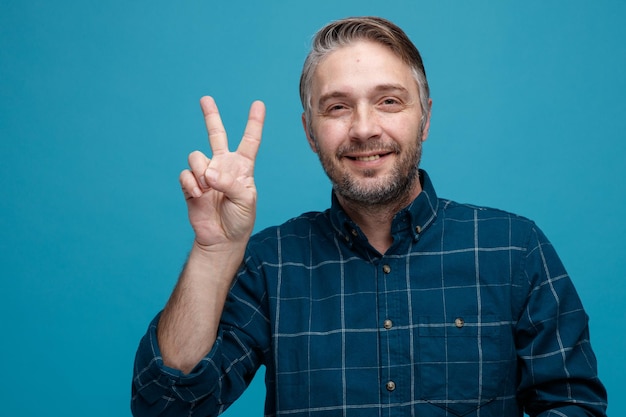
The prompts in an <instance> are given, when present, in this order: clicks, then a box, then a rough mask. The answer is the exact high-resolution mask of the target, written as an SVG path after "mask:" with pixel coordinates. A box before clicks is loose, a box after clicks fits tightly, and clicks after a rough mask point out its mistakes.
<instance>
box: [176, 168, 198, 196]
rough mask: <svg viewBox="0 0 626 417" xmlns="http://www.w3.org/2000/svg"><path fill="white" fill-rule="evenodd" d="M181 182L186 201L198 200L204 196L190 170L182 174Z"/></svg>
mask: <svg viewBox="0 0 626 417" xmlns="http://www.w3.org/2000/svg"><path fill="white" fill-rule="evenodd" d="M179 181H180V186H181V187H182V189H183V194H184V196H185V199H186V200H189V199H190V198H193V197H195V198H197V197H201V196H202V190H201V189H200V184H198V181H197V179H196V176H195V175H194V174H193V173H192V172H191V171H190V170H188V169H186V170H184V171H183V172H181V173H180V177H179Z"/></svg>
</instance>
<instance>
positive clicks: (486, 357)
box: [131, 171, 606, 417]
mask: <svg viewBox="0 0 626 417" xmlns="http://www.w3.org/2000/svg"><path fill="white" fill-rule="evenodd" d="M420 181H421V182H422V188H423V191H422V192H421V193H420V194H419V195H418V197H417V198H416V199H415V200H414V201H413V202H412V203H411V204H410V205H409V206H408V207H406V208H405V209H403V210H401V211H400V212H398V213H397V215H396V216H395V217H394V219H393V222H392V226H391V233H392V236H393V244H392V246H391V247H390V248H389V249H388V251H387V252H386V253H385V254H380V253H379V252H378V251H376V250H375V249H374V248H373V247H372V246H371V245H370V244H369V243H368V241H367V239H366V237H365V235H364V234H363V233H362V231H361V230H360V229H359V227H358V226H357V225H356V224H355V223H354V222H353V221H352V220H351V219H350V218H349V217H348V216H347V215H346V213H345V212H344V211H343V210H342V208H341V206H340V204H339V203H338V201H337V199H336V197H334V196H333V200H332V206H331V208H330V209H328V210H326V211H324V212H311V213H305V214H303V215H301V216H299V217H297V218H294V219H292V220H290V221H288V222H286V223H285V224H283V225H280V226H277V227H271V228H268V229H266V230H264V231H261V232H260V233H258V234H256V235H254V236H253V237H252V238H251V240H250V242H249V244H248V247H247V251H246V254H245V257H244V261H243V265H242V267H241V269H240V271H239V273H238V274H237V276H236V277H235V280H234V283H233V287H232V289H231V292H230V294H229V297H228V300H227V303H226V306H225V309H224V312H223V316H222V320H221V328H220V330H219V333H218V339H217V341H216V342H215V345H214V346H213V349H212V350H211V352H209V354H208V355H207V356H206V357H205V358H204V359H203V360H202V361H201V362H200V363H199V364H198V365H197V367H196V368H195V369H194V370H193V371H192V372H191V373H190V374H188V375H184V374H182V373H181V372H179V371H177V370H174V369H170V368H167V367H165V366H164V365H163V362H162V359H161V356H160V351H159V347H158V344H157V341H156V325H157V322H158V316H157V318H155V320H154V321H153V322H152V324H151V325H150V327H149V329H148V332H147V334H146V335H145V336H144V338H143V339H142V341H141V342H140V346H139V349H138V352H137V356H136V360H135V368H134V378H133V394H132V401H131V402H132V410H133V413H134V415H135V416H157V415H159V416H194V417H196V416H213V415H217V414H219V413H221V412H222V411H224V410H225V409H226V408H227V407H228V406H229V405H230V404H231V403H232V402H233V401H235V400H236V399H237V397H238V396H239V395H240V394H241V393H242V392H243V390H244V389H245V388H246V386H247V385H248V383H249V382H250V381H251V379H252V377H253V376H254V374H255V372H256V370H257V369H258V368H259V366H261V365H264V366H265V367H266V381H265V383H266V388H267V396H266V403H265V415H266V416H292V417H300V416H309V417H331V416H344V417H352V416H358V417H369V416H376V417H384V416H389V417H391V416H482V417H489V416H497V417H503V416H507V417H508V416H522V415H523V412H524V411H525V412H526V413H528V414H529V415H531V416H534V415H541V416H548V415H555V416H556V415H558V416H583V415H585V416H589V415H593V416H603V415H605V409H606V391H605V390H604V387H603V386H602V384H601V382H600V381H599V379H598V376H597V369H596V358H595V356H594V353H593V351H592V348H591V346H590V342H589V332H588V317H587V315H586V313H585V311H584V310H583V307H582V305H581V301H580V299H579V297H578V295H577V293H576V291H575V288H574V286H573V284H572V282H571V280H570V278H569V276H568V274H567V272H566V271H565V269H564V267H563V265H562V263H561V261H560V260H559V258H558V256H557V254H556V252H555V250H554V248H553V246H552V245H551V244H550V243H549V241H548V240H547V239H546V237H545V236H544V234H543V233H542V232H541V230H540V229H539V228H538V227H537V226H536V225H535V224H534V223H533V222H532V221H530V220H528V219H526V218H523V217H519V216H516V215H513V214H510V213H507V212H504V211H501V210H495V209H489V208H484V207H476V206H471V205H465V204H458V203H456V202H453V201H450V200H445V199H440V198H438V197H437V195H436V193H435V189H434V188H433V185H432V183H431V181H430V179H429V177H428V175H427V174H426V172H424V171H420ZM548 410H553V411H552V412H549V411H548Z"/></svg>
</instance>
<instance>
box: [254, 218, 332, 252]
mask: <svg viewBox="0 0 626 417" xmlns="http://www.w3.org/2000/svg"><path fill="white" fill-rule="evenodd" d="M330 235H332V226H331V224H330V220H329V211H328V210H326V211H311V212H307V213H302V214H301V215H299V216H297V217H293V218H291V219H289V220H287V221H286V222H284V223H283V224H280V225H275V226H270V227H267V228H265V229H263V230H261V231H259V232H257V233H255V234H254V235H253V236H252V237H251V238H250V243H249V245H248V246H249V248H253V249H259V247H264V246H270V247H275V246H277V245H285V244H287V245H298V244H299V242H309V241H310V240H311V239H319V238H323V237H328V236H330Z"/></svg>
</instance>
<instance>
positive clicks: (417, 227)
mask: <svg viewBox="0 0 626 417" xmlns="http://www.w3.org/2000/svg"><path fill="white" fill-rule="evenodd" d="M415 233H417V234H418V235H419V234H420V233H422V227H421V226H415Z"/></svg>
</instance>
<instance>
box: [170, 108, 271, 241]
mask: <svg viewBox="0 0 626 417" xmlns="http://www.w3.org/2000/svg"><path fill="white" fill-rule="evenodd" d="M200 105H201V107H202V112H203V114H204V120H205V123H206V128H207V132H208V134H209V142H210V145H211V150H212V157H211V158H208V157H207V156H206V155H204V154H203V153H202V152H199V151H195V152H192V153H191V154H190V155H189V169H187V170H184V171H183V172H182V173H181V174H180V183H181V186H182V189H183V193H184V195H185V198H186V200H187V208H188V211H189V221H190V223H191V226H192V227H193V230H194V232H195V235H196V243H197V244H198V245H200V246H201V247H204V248H207V249H208V248H209V247H212V246H214V245H221V244H229V243H235V242H238V243H246V242H247V240H248V238H249V237H250V234H251V233H252V229H253V227H254V220H255V215H256V197H257V192H256V187H255V184H254V163H255V159H256V155H257V152H258V150H259V145H260V143H261V134H262V131H263V122H264V120H265V105H264V104H263V103H262V102H260V101H256V102H254V103H252V106H251V107H250V113H249V115H248V123H247V125H246V129H245V131H244V134H243V138H242V139H241V142H240V143H239V147H238V148H237V150H236V151H234V152H231V151H229V149H228V139H227V136H226V131H225V130H224V126H223V124H222V120H221V118H220V114H219V111H218V109H217V105H216V104H215V101H214V100H213V98H211V97H203V98H202V99H201V100H200ZM242 241H243V242H242Z"/></svg>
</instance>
